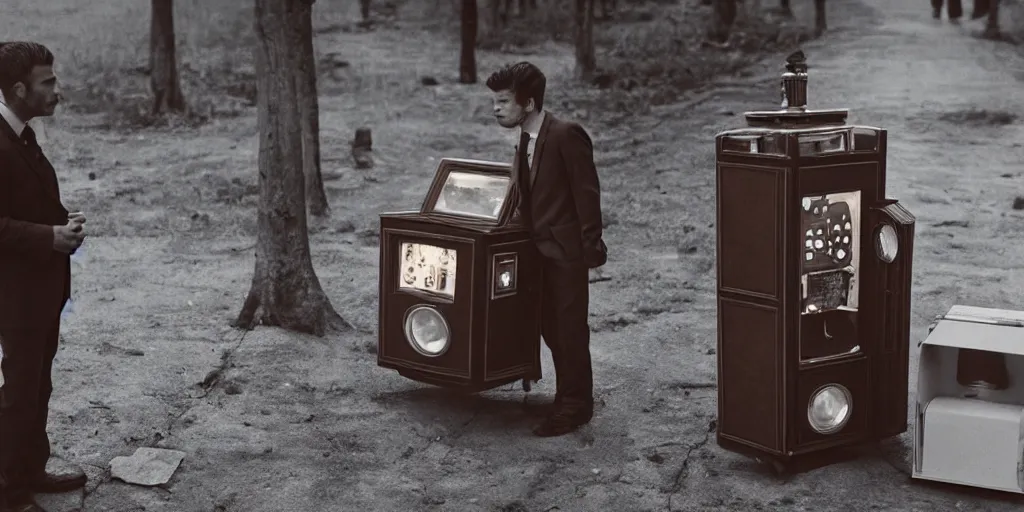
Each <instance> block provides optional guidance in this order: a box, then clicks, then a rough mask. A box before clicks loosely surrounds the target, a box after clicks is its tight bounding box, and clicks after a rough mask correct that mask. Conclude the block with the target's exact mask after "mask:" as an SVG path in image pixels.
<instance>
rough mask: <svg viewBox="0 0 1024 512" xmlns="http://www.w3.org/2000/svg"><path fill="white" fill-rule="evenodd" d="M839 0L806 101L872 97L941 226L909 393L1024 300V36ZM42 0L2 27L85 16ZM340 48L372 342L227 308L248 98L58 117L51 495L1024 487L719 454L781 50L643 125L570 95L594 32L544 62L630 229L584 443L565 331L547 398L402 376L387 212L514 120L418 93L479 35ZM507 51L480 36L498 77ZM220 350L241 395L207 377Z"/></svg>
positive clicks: (929, 502) (689, 504) (341, 99)
mask: <svg viewBox="0 0 1024 512" xmlns="http://www.w3.org/2000/svg"><path fill="white" fill-rule="evenodd" d="M19 2H20V0H19ZM20 3H21V4H23V6H28V5H29V4H30V2H20ZM829 4H830V5H829V8H830V9H831V12H830V20H831V27H830V29H831V30H830V32H829V33H828V34H827V35H826V36H825V37H824V38H823V39H820V40H817V41H814V42H810V43H807V44H805V45H804V46H803V49H804V51H805V52H806V53H807V55H808V58H809V61H810V65H811V86H810V103H811V106H812V107H814V106H820V107H848V108H850V109H852V115H851V121H852V122H854V123H861V124H868V125H872V126H880V127H884V128H887V129H888V130H889V178H888V187H889V189H888V192H889V194H890V195H892V196H896V197H898V198H900V200H901V202H902V203H903V204H904V205H906V206H907V207H908V208H909V209H910V210H911V211H912V212H913V213H914V214H915V215H916V216H917V218H918V224H917V239H916V241H915V246H916V247H915V261H914V293H913V328H912V333H911V339H910V340H909V342H910V343H911V344H912V347H914V348H913V350H912V353H911V360H912V371H911V383H909V387H910V388H913V387H914V384H915V383H916V358H917V353H918V352H917V350H916V345H917V341H918V340H920V339H922V338H923V337H924V335H925V330H926V326H927V325H928V323H929V322H930V319H931V318H932V317H933V316H934V315H936V314H940V313H943V312H945V311H946V310H947V309H948V308H949V307H950V306H951V305H953V304H968V305H976V306H989V307H1002V308H1010V309H1015V308H1018V307H1019V306H1020V303H1021V302H1022V301H1021V298H1022V290H1024V272H1022V271H1021V268H1022V267H1024V250H1022V247H1024V211H1022V210H1021V209H1020V205H1018V209H1014V208H1013V207H1012V205H1013V203H1014V198H1015V197H1016V196H1019V195H1024V191H1022V190H1021V189H1022V188H1024V187H1022V186H1021V183H1022V181H1021V180H1022V169H1024V167H1022V162H1024V145H1022V144H1024V123H1022V122H1021V120H1020V119H1021V117H1020V116H1024V107H1022V106H1024V85H1022V84H1024V82H1022V79H1024V55H1022V54H1021V52H1020V51H1019V49H1015V48H1013V47H1011V46H1007V45H1003V44H997V43H992V42H988V41H982V40H978V39H976V38H973V37H970V32H972V31H977V30H978V29H979V28H980V23H979V22H975V23H973V24H968V23H965V24H964V25H963V26H960V27H958V26H954V25H950V24H948V23H946V22H944V21H943V22H936V21H934V20H932V19H931V17H930V9H929V8H928V5H927V2H906V1H900V2H895V1H890V0H864V1H863V2H857V1H854V0H830V2H829ZM32 5H34V6H35V7H33V8H35V9H37V12H38V14H39V16H40V19H39V20H36V21H33V22H31V23H28V24H23V25H19V26H18V27H14V26H13V25H12V23H13V21H14V20H13V18H7V19H5V20H3V21H0V27H2V28H3V30H4V31H6V32H5V33H10V32H19V33H16V34H10V35H9V36H8V37H12V38H13V37H15V36H22V37H33V38H38V39H41V40H45V38H41V37H39V36H38V34H39V33H42V32H41V31H45V27H46V26H47V24H46V22H45V20H44V18H43V15H54V14H55V13H56V15H61V14H60V13H59V12H57V11H48V12H47V11H45V9H46V8H44V7H42V6H43V4H40V3H38V2H37V3H33V4H32ZM136 9H139V7H136ZM23 12H27V11H23ZM64 15H69V14H64ZM83 23H84V22H83ZM26 31H27V33H24V34H23V33H21V32H26ZM318 45H321V47H323V46H324V45H326V46H332V45H337V46H338V47H339V48H349V49H351V48H358V52H350V53H351V55H358V59H356V58H355V57H350V60H352V67H351V68H350V69H349V70H347V71H342V72H341V74H342V76H341V78H340V79H339V80H340V82H339V83H338V84H336V87H334V88H333V89H332V88H331V87H330V86H325V88H324V97H323V99H322V100H321V101H322V103H321V108H322V121H321V126H322V128H323V138H324V145H325V152H324V166H325V172H326V173H327V174H328V177H329V181H328V182H327V187H328V193H329V196H330V198H331V204H332V207H333V210H334V212H333V218H332V220H331V221H330V222H328V223H327V224H325V225H323V226H320V228H319V229H318V230H317V232H316V233H314V234H313V235H312V236H311V243H312V251H313V258H314V265H315V267H316V269H317V272H318V275H319V277H320V279H321V281H322V283H323V284H324V287H325V289H326V290H327V292H328V294H329V295H330V297H331V299H332V301H333V303H334V305H335V307H336V308H337V309H338V311H339V312H340V313H341V314H343V315H344V316H345V317H346V318H347V319H348V320H349V321H351V322H352V323H354V324H355V325H357V326H358V327H359V329H360V332H355V333H353V332H350V333H345V334H341V335H334V336H330V337H327V338H315V337H306V336H299V335H295V334H291V333H288V332H283V331H281V330H278V329H268V328H260V329H257V330H255V331H252V332H248V333H242V332H239V331H236V330H233V329H230V328H229V327H228V322H229V321H230V320H232V319H233V318H234V317H235V315H237V313H238V311H239V309H240V307H241V305H242V300H243V298H244V295H245V293H246V291H247V290H248V286H249V281H250V279H251V275H252V268H253V256H252V253H253V251H252V247H253V242H254V223H255V216H254V215H253V205H254V204H255V196H254V195H253V193H254V188H253V186H254V184H255V162H256V149H257V139H256V137H255V134H256V124H255V116H254V113H253V112H251V111H250V112H248V113H246V114H245V115H243V116H241V117H237V118H234V119H227V120H219V121H216V122H214V123H212V124H208V125H205V126H203V127H202V128H200V129H198V130H164V131H155V130H139V131H135V132H131V133H125V132H121V131H110V130H104V129H100V126H101V123H102V121H101V119H100V118H99V117H98V115H95V114H93V115H90V114H80V113H79V114H74V113H67V112H60V113H59V114H58V117H57V118H55V119H53V120H52V124H51V125H50V126H49V127H48V128H49V130H48V135H49V137H50V140H49V141H48V143H47V151H48V153H49V154H50V155H51V159H52V160H54V162H55V164H56V167H57V168H58V169H60V171H59V172H60V173H61V174H60V178H61V186H62V192H63V195H64V197H65V203H66V204H67V205H68V206H69V207H71V208H72V209H80V210H82V211H84V212H86V214H87V215H88V216H89V226H90V228H91V232H92V233H93V235H92V236H91V238H89V239H88V241H87V242H86V245H85V246H84V261H83V264H82V265H79V266H76V267H75V268H74V279H75V284H74V293H73V300H74V307H75V312H74V313H73V314H71V315H69V316H68V317H67V318H66V319H65V323H64V325H63V344H62V346H61V350H60V353H59V354H58V356H57V362H56V366H55V371H54V379H55V393H54V398H53V401H52V402H51V418H50V432H51V438H52V439H53V442H54V453H55V455H56V456H59V457H60V458H62V459H65V460H67V461H71V462H74V463H77V464H81V465H83V467H84V468H85V469H86V470H87V472H88V473H89V475H90V482H89V485H88V487H87V489H86V490H85V492H80V493H70V494H68V495H59V496H47V497H44V498H41V499H42V500H44V501H42V502H43V503H44V505H45V506H46V507H47V509H48V510H51V511H55V512H70V511H72V510H87V511H112V512H113V511H116V512H128V511H142V510H146V511H174V512H192V511H203V512H209V511H224V512H228V511H240V510H247V511H254V512H256V511H260V512H262V511H268V512H269V511H273V512H280V511H300V510H301V511H371V510H372V511H392V510H393V511H405V510H422V511H453V512H456V511H457V512H471V511H495V510H500V511H505V512H513V511H517V512H522V511H531V512H536V511H550V510H561V511H580V512H596V511H655V510H668V511H675V510H679V511H714V510H778V511H790V510H792V511H796V510H805V511H823V510H830V511H831V510H834V511H864V510H894V511H897V510H898V511H916V510H922V511H924V510H927V511H937V510H979V511H980V510H986V511H1010V510H1017V509H1019V507H1020V506H1021V502H1020V501H1019V500H1015V499H1012V498H1010V497H1007V496H1004V495H999V494H995V493H987V492H979V491H976V490H970V489H964V488H954V487H948V486H936V485H923V484H919V483H916V482H915V483H911V481H910V478H909V476H908V461H909V434H906V435H904V436H902V437H901V438H899V439H898V440H894V441H892V442H887V443H884V444H883V445H882V447H881V450H878V453H874V452H872V453H869V454H866V455H865V456H864V457H861V458H858V459H856V460H853V461H849V462H844V463H840V464H836V465H833V466H829V467H825V468H822V469H818V470H816V471H812V472H809V473H805V474H801V475H797V476H793V477H788V478H785V479H780V478H778V477H776V476H774V475H773V474H772V473H771V472H770V470H768V469H767V468H766V467H764V466H762V465H759V464H758V463H756V462H754V461H752V460H750V459H748V458H745V457H742V456H739V455H734V454H732V453H729V452H726V451H723V450H721V449H720V448H719V447H718V446H717V445H716V444H715V442H714V435H713V433H712V431H713V427H712V426H711V425H712V422H713V421H714V418H715V412H716V409H715V397H716V389H715V380H716V379H715V354H714V350H713V348H714V346H715V321H716V312H715V300H714V299H715V281H714V258H715V254H714V250H715V246H714V225H713V220H714V194H715V191H714V179H713V178H714V155H713V149H714V144H713V137H714V135H715V133H717V132H718V131H721V130H723V129H727V128H732V127H737V126H741V125H742V124H743V119H742V116H741V114H742V112H743V111H745V110H752V109H770V108H774V107H775V105H776V102H777V97H778V92H777V87H778V86H777V79H778V75H779V73H780V72H781V67H782V66H781V65H782V58H781V56H776V57H774V58H772V59H769V60H766V61H765V62H763V63H761V64H758V65H755V66H753V67H752V68H750V69H748V70H746V71H744V72H743V73H741V74H740V75H738V76H733V77H725V78H722V79H720V80H719V81H718V82H717V83H716V85H715V86H713V87H707V88H703V89H702V90H700V91H698V92H695V93H694V94H692V95H689V96H688V97H686V98H684V99H683V100H682V101H680V102H676V103H673V104H669V105H664V106H658V107H655V108H653V109H651V110H650V112H643V113H640V114H636V115H627V116H610V115H605V114H608V112H605V111H604V110H605V109H602V108H600V106H597V107H590V108H587V109H584V108H573V109H570V110H568V111H566V110H565V109H564V105H566V104H567V103H563V101H564V100H566V99H567V98H569V97H570V96H572V95H585V94H589V93H586V92H585V91H582V90H581V89H579V88H578V87H576V86H570V85H569V82H570V74H571V70H572V54H571V51H570V50H569V49H567V48H564V47H561V46H557V45H551V46H550V47H547V48H544V49H543V50H544V51H543V52H541V53H538V54H534V55H530V56H528V57H527V58H529V59H531V60H533V61H534V62H536V63H537V64H538V65H540V66H541V67H542V68H543V69H544V70H545V71H546V72H547V73H548V74H549V81H548V83H549V90H550V91H551V92H550V93H549V100H548V103H549V105H550V108H551V110H552V111H554V112H555V113H557V114H560V115H565V116H569V117H574V118H577V119H579V120H580V121H581V122H583V123H584V125H585V126H586V127H587V128H588V129H589V131H590V132H591V133H592V134H593V136H594V138H595V142H596V150H597V163H598V168H599V171H600V174H601V179H602V188H603V190H604V194H603V198H604V208H605V210H606V212H607V215H608V216H609V217H610V220H611V225H610V226H609V227H608V229H607V230H606V241H607V243H608V245H609V247H610V248H611V253H610V259H609V262H608V265H607V266H606V267H605V269H604V273H605V274H606V275H608V276H611V277H612V280H611V281H606V282H601V283H597V284H594V285H593V286H592V305H591V324H592V329H593V331H594V333H593V338H592V340H593V342H592V347H593V348H592V351H593V360H594V371H595V382H596V393H597V395H598V409H597V411H596V415H595V418H594V421H593V422H592V423H591V424H590V425H589V426H587V427H585V428H584V429H582V430H581V431H579V432H578V433H575V434H573V435H569V436H565V437H561V438H555V439H538V438H535V437H533V436H532V435H531V434H530V431H529V429H530V427H532V426H533V424H534V423H535V422H537V421H538V420H539V418H538V417H537V416H536V414H535V413H534V409H532V408H530V407H528V405H529V404H532V403H540V402H544V401H547V400H549V399H550V397H551V396H552V395H553V392H554V390H553V388H554V373H553V368H552V366H551V364H550V358H549V357H548V355H547V353H546V350H545V352H544V372H545V378H544V380H542V381H541V382H540V383H539V384H538V385H537V386H535V387H534V390H533V392H532V393H530V394H529V395H528V396H524V393H523V392H522V390H521V389H520V388H519V387H518V385H516V386H508V387H506V388H502V389H498V390H494V391H491V392H487V393H482V394H480V395H475V396H460V395H457V394H453V393H447V392H444V391H442V390H439V389H436V388H432V387H429V386H425V385H420V384H417V383H415V382H411V381H408V380H405V379H403V378H402V377H400V376H398V375H397V374H396V373H393V372H391V371H388V370H384V369H381V368H378V367H377V366H376V356H375V354H374V353H373V348H374V347H375V344H376V337H375V329H376V322H377V320H376V318H377V309H376V308H377V301H376V292H377V290H376V287H377V265H378V247H377V236H376V232H377V229H378V221H377V214H378V213H380V212H383V211H394V210H402V209H409V208H416V207H417V206H418V205H419V202H420V200H421V194H422V192H423V190H424V189H425V187H426V185H427V184H428V183H429V181H430V179H431V176H432V173H433V171H434V167H435V165H436V164H437V161H438V159H439V158H442V157H445V156H452V157H469V158H482V159H492V160H502V159H506V158H510V157H511V145H512V143H513V137H514V135H513V134H511V133H508V132H504V131H502V130H501V129H499V128H498V127H497V126H496V125H495V124H494V123H493V122H492V120H491V119H490V118H489V116H488V115H487V114H488V109H489V100H488V96H487V91H486V89H485V88H484V86H483V85H476V86H462V85H455V84H453V83H452V82H453V81H452V80H450V79H447V78H446V79H445V80H442V83H441V85H438V86H436V87H431V88H426V87H422V86H420V85H419V76H420V75H424V74H432V73H436V67H437V66H438V64H437V63H439V62H441V63H447V62H450V63H451V66H450V67H451V68H452V73H454V71H455V67H454V66H455V59H456V58H457V55H458V54H457V51H456V50H457V47H456V46H455V42H454V41H447V40H439V38H437V37H436V36H435V35H432V34H430V33H427V32H420V31H416V30H411V29H406V30H401V31H397V30H378V31H374V32H369V33H358V32H352V33H332V34H329V35H325V36H324V39H323V40H322V41H318ZM58 50H61V49H58ZM63 50H64V51H65V54H67V53H68V52H72V51H73V50H72V49H70V48H63ZM58 54H59V55H58V57H59V56H60V52H59V51H58ZM510 58H515V57H512V56H508V55H499V54H495V53H487V52H485V53H483V54H481V55H480V66H481V69H482V70H490V69H492V68H493V67H495V66H496V65H498V64H500V63H503V62H507V61H508V60H510ZM346 73H347V74H346ZM445 76H446V77H447V75H445ZM366 77H370V78H366ZM360 80H373V81H374V82H373V83H371V84H369V86H370V87H371V88H376V89H379V91H380V92H379V94H378V96H374V97H362V98H358V99H353V98H352V95H346V94H343V93H342V91H344V89H345V86H346V84H349V85H351V84H353V83H355V82H358V81H360ZM360 84H361V86H363V87H364V88H365V87H366V86H367V84H366V83H362V82H360ZM389 98H390V99H389ZM598 105H599V104H598ZM609 110H610V109H609ZM612 117H614V120H613V119H612ZM364 125H365V126H370V127H372V129H373V135H374V144H375V153H376V155H375V157H376V161H377V167H376V168H375V169H374V170H372V171H355V170H352V169H351V163H350V157H349V156H348V150H347V141H348V140H350V139H351V136H352V134H353V132H354V131H355V128H357V127H358V126H364ZM222 362H223V364H222ZM222 367H223V368H225V370H224V371H223V372H222V374H221V375H220V380H219V381H218V383H217V384H216V385H214V386H212V387H211V388H209V389H206V388H204V387H202V386H200V385H198V383H200V382H201V381H203V380H204V378H206V376H207V375H208V374H209V373H210V372H211V371H214V370H216V369H218V368H222ZM911 393H912V395H913V389H911ZM911 399H912V400H913V396H912V398H911ZM524 403H525V404H527V406H524ZM141 446H157V447H167V448H174V449H178V450H182V451H184V452H186V453H187V456H186V458H185V460H184V462H183V463H182V465H181V467H180V468H179V469H178V471H177V473H176V475H175V476H174V478H173V480H172V481H171V482H170V483H169V484H168V485H166V486H163V487H159V488H146V487H137V486H132V485H127V484H124V483H122V482H119V481H116V480H111V479H110V478H109V474H108V472H107V471H106V468H107V467H108V465H109V462H110V460H111V459H112V458H113V457H116V456H119V455H130V454H131V453H132V452H134V450H135V449H136V448H138V447H141Z"/></svg>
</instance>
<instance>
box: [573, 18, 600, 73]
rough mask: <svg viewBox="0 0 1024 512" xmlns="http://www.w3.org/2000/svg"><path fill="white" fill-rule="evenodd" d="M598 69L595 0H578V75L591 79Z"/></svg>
mask: <svg viewBox="0 0 1024 512" xmlns="http://www.w3.org/2000/svg"><path fill="white" fill-rule="evenodd" d="M596 70H597V57H596V55H595V54H594V0H576V77H577V78H579V79H581V80H590V79H591V78H593V77H594V72H595V71H596Z"/></svg>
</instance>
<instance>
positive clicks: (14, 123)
mask: <svg viewBox="0 0 1024 512" xmlns="http://www.w3.org/2000/svg"><path fill="white" fill-rule="evenodd" d="M0 117H3V118H4V121H7V124H9V125H11V128H13V129H14V133H15V134H16V135H17V136H18V137H21V132H23V131H25V121H22V120H21V119H19V118H18V115H17V114H15V113H14V112H13V111H11V109H10V107H8V106H7V103H6V102H5V101H4V97H3V95H0Z"/></svg>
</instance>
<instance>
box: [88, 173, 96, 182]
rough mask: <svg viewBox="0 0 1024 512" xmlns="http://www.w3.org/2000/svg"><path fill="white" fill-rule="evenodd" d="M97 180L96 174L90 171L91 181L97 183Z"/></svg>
mask: <svg viewBox="0 0 1024 512" xmlns="http://www.w3.org/2000/svg"><path fill="white" fill-rule="evenodd" d="M95 180H96V173H94V172H92V171H90V172H89V181H95Z"/></svg>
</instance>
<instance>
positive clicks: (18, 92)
mask: <svg viewBox="0 0 1024 512" xmlns="http://www.w3.org/2000/svg"><path fill="white" fill-rule="evenodd" d="M11 95H12V96H14V97H15V98H18V99H20V100H24V99H25V97H26V96H28V88H26V87H25V82H15V84H14V85H12V86H11Z"/></svg>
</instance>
